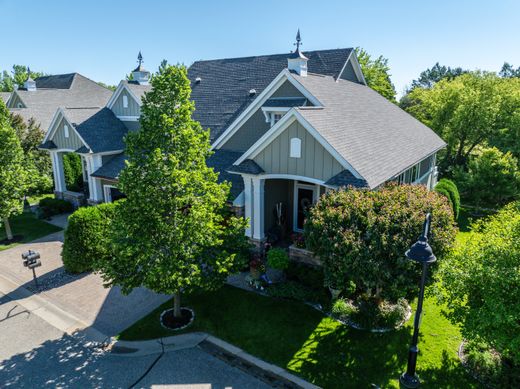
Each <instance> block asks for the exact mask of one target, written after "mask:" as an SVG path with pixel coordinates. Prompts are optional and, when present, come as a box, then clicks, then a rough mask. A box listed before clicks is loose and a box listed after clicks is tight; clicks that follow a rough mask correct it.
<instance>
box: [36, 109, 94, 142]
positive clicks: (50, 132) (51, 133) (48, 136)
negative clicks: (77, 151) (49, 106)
mask: <svg viewBox="0 0 520 389" xmlns="http://www.w3.org/2000/svg"><path fill="white" fill-rule="evenodd" d="M60 114H61V116H62V118H63V120H65V122H66V123H67V124H68V126H69V128H71V129H72V131H74V133H75V134H76V135H77V136H78V138H79V139H80V140H81V142H83V146H85V147H86V148H88V149H91V150H92V148H91V147H90V146H89V145H88V143H87V142H85V139H83V137H82V136H81V135H80V134H79V132H78V131H77V130H76V128H74V126H73V125H72V123H71V122H70V121H69V119H67V116H66V115H65V112H64V111H63V109H62V108H58V110H57V111H56V113H55V114H54V117H53V118H52V122H51V126H54V128H52V127H51V126H49V130H48V131H47V134H45V138H43V141H42V143H45V142H47V141H48V140H49V139H52V137H53V136H54V134H55V133H56V131H57V130H58V128H57V127H56V124H57V123H58V118H59V115H60ZM73 151H74V150H73Z"/></svg>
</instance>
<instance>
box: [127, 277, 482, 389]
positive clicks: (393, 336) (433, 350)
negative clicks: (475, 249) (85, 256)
mask: <svg viewBox="0 0 520 389" xmlns="http://www.w3.org/2000/svg"><path fill="white" fill-rule="evenodd" d="M171 304H172V302H168V303H166V304H164V305H163V306H161V307H159V308H157V309H156V310H155V311H153V312H152V313H151V314H150V315H148V316H146V317H145V318H143V319H141V320H140V321H138V322H137V323H135V324H134V325H132V326H131V327H130V328H128V329H126V330H125V331H123V332H122V333H121V334H120V339H122V340H137V339H151V338H157V337H161V336H170V335H175V334H178V333H182V332H173V331H168V330H166V329H164V328H162V327H161V326H160V324H159V315H160V313H161V312H162V311H163V310H164V309H166V308H169V307H171ZM183 305H184V306H189V307H192V308H194V310H195V313H196V318H195V321H194V323H193V325H192V327H190V329H189V330H185V331H184V332H189V331H205V332H208V333H211V334H213V335H215V336H217V337H219V338H221V339H224V340H226V341H228V342H230V343H232V344H234V345H236V346H238V347H240V348H242V349H243V350H245V351H247V352H249V353H251V354H253V355H255V356H258V357H260V358H262V359H264V360H266V361H269V362H272V363H274V364H276V365H278V366H282V367H285V368H287V369H288V370H290V371H292V372H294V373H296V374H298V375H300V376H302V377H303V378H305V379H307V380H309V381H311V382H313V383H315V384H317V385H320V386H322V387H324V388H345V387H363V388H366V387H370V385H371V384H375V385H377V386H379V387H384V388H389V387H390V388H397V387H399V383H398V377H399V375H400V373H402V372H403V371H404V370H405V367H406V358H407V352H408V344H409V342H410V340H411V334H412V325H413V323H412V320H409V322H408V323H407V325H406V326H405V327H404V328H402V329H400V330H398V331H394V332H390V333H386V334H372V333H369V332H365V331H358V330H354V329H351V328H349V327H347V326H344V325H341V324H340V323H338V322H336V321H335V320H332V319H330V318H328V317H326V316H323V315H322V314H321V313H320V312H318V311H316V310H314V309H313V308H311V307H309V306H307V305H305V304H302V303H298V302H293V301H287V300H279V299H274V298H269V297H264V296H261V295H258V294H255V293H252V292H247V291H244V290H240V289H236V288H234V287H231V286H225V287H223V288H222V289H220V290H218V291H216V292H211V293H204V294H199V295H193V296H189V297H186V298H185V299H184V303H183ZM460 342H461V336H460V333H459V331H458V328H457V327H455V326H453V325H452V324H450V323H449V322H448V321H447V320H446V319H445V318H444V317H443V316H442V315H441V309H440V308H439V307H438V306H437V305H436V304H435V303H434V300H433V299H431V298H427V299H426V301H425V305H424V314H423V321H422V326H421V338H420V345H419V347H420V350H421V354H420V355H419V362H418V373H419V374H420V377H421V379H422V380H423V387H426V388H440V387H442V388H471V387H476V383H475V382H474V381H473V380H472V379H471V378H470V377H469V376H468V375H467V374H466V373H465V371H464V369H463V368H462V366H461V365H460V363H459V360H458V358H457V354H456V353H457V348H458V346H459V344H460Z"/></svg>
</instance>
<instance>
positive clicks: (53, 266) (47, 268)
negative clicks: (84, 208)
mask: <svg viewBox="0 0 520 389" xmlns="http://www.w3.org/2000/svg"><path fill="white" fill-rule="evenodd" d="M44 240H45V239H44ZM61 248H62V243H61V242H60V241H50V242H46V241H44V242H33V243H27V244H22V245H18V246H16V247H13V248H11V249H8V250H4V251H1V252H0V277H4V278H7V279H8V280H10V281H11V282H13V283H15V284H17V285H19V286H22V287H24V288H26V289H29V290H31V291H36V290H35V288H34V283H33V280H32V272H31V271H30V270H29V269H27V268H25V267H23V265H22V259H21V254H22V253H23V252H24V251H27V250H29V249H31V250H35V251H38V252H39V253H40V255H41V262H42V266H41V267H39V268H37V269H36V273H37V275H38V280H39V283H40V286H41V287H40V289H39V290H40V292H39V295H40V296H41V297H43V298H45V299H47V300H49V301H51V302H52V303H53V304H55V305H56V306H58V307H59V308H61V309H62V310H64V311H65V312H69V313H70V314H72V315H74V316H75V317H77V318H78V319H80V320H81V321H82V322H84V323H85V325H86V326H92V327H94V328H95V329H97V330H98V331H100V332H101V333H103V334H105V335H107V336H113V335H117V334H118V333H119V332H121V331H122V330H123V329H125V328H126V327H128V326H130V325H131V324H133V323H134V322H135V321H136V320H138V319H140V318H141V317H143V316H145V315H146V314H148V313H149V312H151V311H152V310H153V309H154V308H156V307H157V306H158V305H160V304H162V303H163V302H164V301H166V300H167V299H168V298H169V296H166V295H159V294H156V293H154V292H151V291H150V290H148V289H145V288H139V289H135V290H134V291H133V292H132V293H130V294H129V295H128V296H124V295H123V294H122V293H121V291H120V289H119V288H118V287H114V288H105V287H103V281H102V279H101V277H100V276H99V275H97V274H92V273H84V274H80V275H77V276H71V275H67V274H66V273H65V272H64V269H63V263H62V261H61V256H60V253H61ZM12 291H13V290H4V291H3V292H4V293H10V292H12Z"/></svg>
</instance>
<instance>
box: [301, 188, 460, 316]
mask: <svg viewBox="0 0 520 389" xmlns="http://www.w3.org/2000/svg"><path fill="white" fill-rule="evenodd" d="M428 212H430V213H432V233H431V237H430V244H431V246H432V248H433V250H434V253H435V254H436V255H437V256H438V257H439V258H440V259H441V260H442V257H443V256H444V255H445V254H446V253H447V252H448V251H449V249H450V247H451V246H452V245H453V243H454V240H455V234H456V228H455V225H454V221H453V214H452V209H451V207H450V206H449V204H448V201H447V199H446V198H445V197H444V196H441V195H439V194H437V193H434V192H430V191H428V190H427V189H426V188H424V187H422V186H415V185H414V186H412V185H393V184H390V185H388V186H385V187H384V188H381V189H380V190H378V191H369V190H356V189H342V190H338V191H329V192H328V193H327V194H325V195H323V196H322V197H321V198H320V200H319V201H318V203H317V204H316V205H315V206H314V207H313V208H312V209H311V210H310V212H309V215H308V217H307V221H306V223H305V240H306V243H307V247H309V249H311V250H312V251H313V252H314V253H315V254H316V255H317V256H318V257H319V258H320V260H321V261H322V263H323V269H324V273H325V283H326V285H327V286H329V287H330V288H333V289H340V290H343V291H345V290H347V289H349V288H351V283H354V284H355V288H354V292H353V293H349V295H347V296H344V297H346V298H349V299H352V300H353V301H355V302H356V303H358V305H359V306H361V305H366V303H367V301H371V302H372V304H373V305H374V306H376V307H382V304H383V302H384V301H386V302H390V303H394V304H396V303H397V302H398V301H399V299H400V298H407V299H411V298H413V297H414V296H415V295H416V293H417V285H418V283H419V279H420V276H421V268H420V266H417V264H415V263H412V262H411V261H409V260H407V259H406V258H405V256H404V253H405V251H406V250H407V249H408V248H409V247H410V246H411V245H412V244H413V243H414V242H415V241H416V239H417V237H418V236H419V235H420V234H421V231H422V226H423V222H424V217H425V215H426V213H428ZM433 268H436V266H433ZM344 294H346V293H344ZM361 303H362V304H361ZM368 311H369V310H368Z"/></svg>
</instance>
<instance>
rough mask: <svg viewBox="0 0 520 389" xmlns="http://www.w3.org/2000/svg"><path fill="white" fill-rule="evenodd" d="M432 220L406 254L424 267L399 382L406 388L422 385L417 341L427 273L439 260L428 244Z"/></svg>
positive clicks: (427, 219) (427, 217)
mask: <svg viewBox="0 0 520 389" xmlns="http://www.w3.org/2000/svg"><path fill="white" fill-rule="evenodd" d="M431 220H432V217H431V215H430V214H429V213H428V214H427V215H426V218H425V221H424V226H423V233H422V235H421V236H420V237H419V240H418V241H417V242H415V243H414V244H413V245H412V246H411V247H410V249H409V250H408V251H406V253H405V255H406V258H408V259H410V260H412V261H416V262H419V263H421V264H422V265H423V268H422V277H421V288H420V291H419V301H418V302H417V311H416V312H415V318H414V327H413V337H412V344H411V345H410V349H409V351H408V366H407V368H406V372H405V373H403V374H402V375H401V377H400V378H399V382H400V383H401V385H403V386H404V387H405V388H418V387H419V385H420V383H421V382H420V381H419V377H418V376H417V374H416V373H415V368H416V366H417V354H418V353H419V348H418V347H417V341H418V340H419V325H420V322H421V314H422V306H423V300H424V284H425V283H426V273H427V272H428V265H429V264H430V263H433V262H435V261H436V260H437V258H436V257H435V255H433V251H432V248H431V247H430V245H429V244H428V235H429V234H430V227H431Z"/></svg>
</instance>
